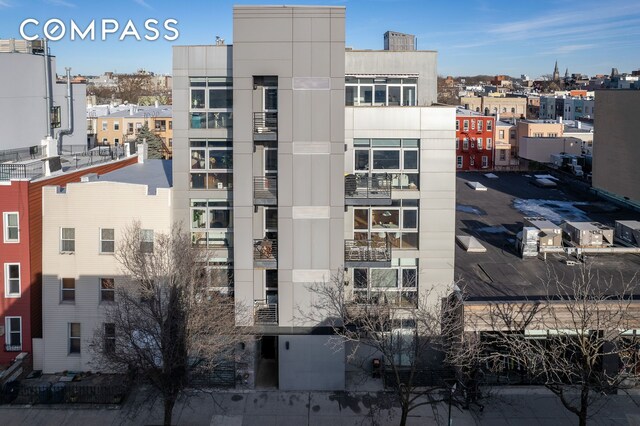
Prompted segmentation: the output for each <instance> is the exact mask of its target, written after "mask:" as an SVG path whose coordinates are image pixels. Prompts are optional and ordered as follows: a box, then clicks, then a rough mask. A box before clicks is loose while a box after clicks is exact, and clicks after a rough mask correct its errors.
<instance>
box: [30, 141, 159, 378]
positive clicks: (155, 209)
mask: <svg viewBox="0 0 640 426" xmlns="http://www.w3.org/2000/svg"><path fill="white" fill-rule="evenodd" d="M141 151H142V152H140V153H139V155H138V156H137V161H136V162H135V163H133V164H129V165H127V166H126V167H123V168H120V169H118V170H114V171H112V172H110V173H105V174H102V175H100V176H96V175H85V179H83V181H82V182H75V183H69V184H67V185H66V188H65V189H64V190H62V188H61V187H60V186H58V185H56V184H55V183H54V182H52V183H51V185H47V186H45V187H44V188H43V189H42V205H43V209H44V210H45V211H46V212H47V214H45V215H44V216H43V218H42V229H43V230H42V238H41V243H42V272H41V275H42V317H43V334H42V337H41V338H38V339H34V368H35V369H38V370H42V371H43V372H44V373H56V372H61V371H104V370H103V368H102V367H101V366H100V365H96V363H95V362H93V354H92V352H91V350H90V345H91V344H92V340H93V336H94V334H95V331H96V329H97V328H101V329H104V332H105V334H104V336H105V350H108V346H109V342H107V340H109V339H110V336H113V337H114V338H115V334H113V333H115V332H116V330H115V327H114V326H113V324H110V323H109V322H108V320H107V319H106V318H105V310H106V309H108V308H109V306H110V305H111V304H113V303H114V302H115V297H116V296H115V294H116V289H117V287H118V286H119V285H121V283H122V280H123V277H122V267H121V266H120V264H119V263H118V261H117V260H116V256H115V254H116V250H117V248H118V244H119V242H120V241H121V238H122V235H123V233H124V232H127V229H128V228H129V227H131V226H132V224H133V223H134V221H137V222H138V223H139V224H140V227H141V232H143V233H144V241H145V242H146V243H148V244H149V245H150V246H151V247H153V241H154V236H155V235H157V234H159V233H167V232H168V231H169V230H170V228H171V224H172V222H171V215H172V211H171V178H172V177H171V161H170V160H147V159H145V154H144V151H145V150H144V149H142V150H141ZM113 206H117V208H116V209H114V208H113ZM104 212H108V214H104ZM87 218H93V219H92V220H87Z"/></svg>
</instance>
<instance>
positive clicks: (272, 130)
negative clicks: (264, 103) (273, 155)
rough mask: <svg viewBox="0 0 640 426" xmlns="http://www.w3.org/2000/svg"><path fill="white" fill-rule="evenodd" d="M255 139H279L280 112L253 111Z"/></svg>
mask: <svg viewBox="0 0 640 426" xmlns="http://www.w3.org/2000/svg"><path fill="white" fill-rule="evenodd" d="M253 140H254V141H277V140H278V113H277V112H254V113H253Z"/></svg>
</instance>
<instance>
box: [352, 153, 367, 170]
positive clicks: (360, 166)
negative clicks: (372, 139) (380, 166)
mask: <svg viewBox="0 0 640 426" xmlns="http://www.w3.org/2000/svg"><path fill="white" fill-rule="evenodd" d="M355 158H356V160H355V161H356V164H355V165H356V170H369V150H362V149H356V151H355Z"/></svg>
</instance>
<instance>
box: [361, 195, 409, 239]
mask: <svg viewBox="0 0 640 426" xmlns="http://www.w3.org/2000/svg"><path fill="white" fill-rule="evenodd" d="M418 211H419V209H418V200H393V201H392V204H391V206H389V207H366V208H355V209H354V210H353V216H354V220H353V230H354V231H353V235H354V239H356V240H374V241H382V242H388V243H389V244H390V245H391V247H393V248H396V249H413V250H416V249H417V248H418Z"/></svg>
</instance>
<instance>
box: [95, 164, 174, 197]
mask: <svg viewBox="0 0 640 426" xmlns="http://www.w3.org/2000/svg"><path fill="white" fill-rule="evenodd" d="M171 168H172V163H171V160H146V161H145V162H144V163H136V164H132V165H130V166H127V167H123V168H121V169H118V170H114V171H113V172H109V173H105V174H103V175H101V176H100V177H99V179H98V181H99V182H120V183H133V184H139V185H147V186H148V187H149V192H148V193H149V195H153V194H156V192H157V190H158V188H171V187H172V186H173V179H172V173H171Z"/></svg>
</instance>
